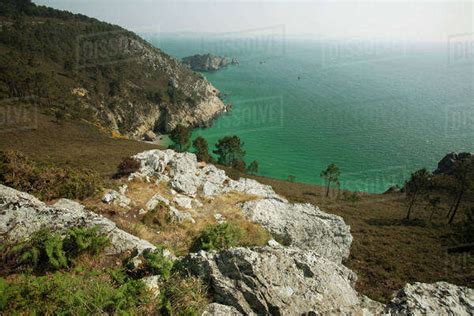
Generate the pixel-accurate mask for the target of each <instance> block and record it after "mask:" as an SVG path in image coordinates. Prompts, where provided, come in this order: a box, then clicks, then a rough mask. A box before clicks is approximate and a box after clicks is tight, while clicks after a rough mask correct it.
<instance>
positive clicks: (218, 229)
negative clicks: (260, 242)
mask: <svg viewBox="0 0 474 316" xmlns="http://www.w3.org/2000/svg"><path fill="white" fill-rule="evenodd" d="M241 238H242V230H241V228H240V227H238V226H235V225H233V224H230V223H222V224H218V225H212V226H208V227H207V228H206V229H205V230H204V231H202V233H201V235H200V236H199V237H198V238H197V239H196V241H195V243H194V245H193V247H192V248H193V250H194V251H198V250H224V249H227V248H231V247H236V246H238V245H239V242H240V240H241Z"/></svg>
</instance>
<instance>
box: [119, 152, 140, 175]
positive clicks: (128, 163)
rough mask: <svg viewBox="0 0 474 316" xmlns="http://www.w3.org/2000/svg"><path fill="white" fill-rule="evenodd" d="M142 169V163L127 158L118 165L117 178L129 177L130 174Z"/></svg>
mask: <svg viewBox="0 0 474 316" xmlns="http://www.w3.org/2000/svg"><path fill="white" fill-rule="evenodd" d="M140 167H141V164H140V161H138V160H136V159H134V158H132V157H127V158H125V159H124V160H122V162H121V163H120V164H119V165H118V167H117V172H116V173H115V177H116V178H122V177H128V176H129V175H130V174H132V173H134V172H137V171H138V170H139V169H140Z"/></svg>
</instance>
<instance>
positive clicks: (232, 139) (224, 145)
mask: <svg viewBox="0 0 474 316" xmlns="http://www.w3.org/2000/svg"><path fill="white" fill-rule="evenodd" d="M243 146H244V144H243V143H242V142H241V141H240V138H239V137H238V136H226V137H224V138H221V139H219V141H218V142H217V144H216V150H214V151H213V153H214V154H216V155H218V157H219V158H218V159H217V162H218V163H219V164H221V165H224V166H228V167H236V166H239V168H242V166H243V169H244V170H245V162H244V156H245V151H244V149H243Z"/></svg>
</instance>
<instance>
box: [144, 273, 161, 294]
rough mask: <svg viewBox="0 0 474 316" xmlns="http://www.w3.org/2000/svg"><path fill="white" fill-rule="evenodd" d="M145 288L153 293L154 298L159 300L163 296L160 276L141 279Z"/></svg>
mask: <svg viewBox="0 0 474 316" xmlns="http://www.w3.org/2000/svg"><path fill="white" fill-rule="evenodd" d="M141 281H142V282H143V283H145V286H146V287H147V288H148V289H149V290H150V291H151V293H152V295H153V297H154V298H158V297H159V296H160V294H161V291H160V288H161V277H160V276H159V275H151V276H147V277H144V278H142V279H141Z"/></svg>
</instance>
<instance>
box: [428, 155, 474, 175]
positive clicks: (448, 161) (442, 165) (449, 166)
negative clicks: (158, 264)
mask: <svg viewBox="0 0 474 316" xmlns="http://www.w3.org/2000/svg"><path fill="white" fill-rule="evenodd" d="M462 160H471V161H473V162H474V154H473V153H467V152H464V153H449V154H447V155H446V156H444V157H443V159H441V160H440V162H438V168H437V169H436V170H435V171H434V172H433V173H434V174H443V175H452V174H453V172H454V166H455V164H456V162H458V161H462Z"/></svg>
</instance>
